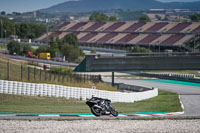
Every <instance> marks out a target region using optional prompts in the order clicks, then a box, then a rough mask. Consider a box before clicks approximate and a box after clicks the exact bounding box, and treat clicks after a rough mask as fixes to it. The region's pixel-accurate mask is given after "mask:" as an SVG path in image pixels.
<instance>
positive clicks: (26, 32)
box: [0, 17, 46, 39]
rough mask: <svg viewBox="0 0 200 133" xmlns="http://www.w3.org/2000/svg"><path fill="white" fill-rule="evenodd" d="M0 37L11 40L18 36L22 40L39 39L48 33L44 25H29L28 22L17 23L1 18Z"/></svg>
mask: <svg viewBox="0 0 200 133" xmlns="http://www.w3.org/2000/svg"><path fill="white" fill-rule="evenodd" d="M0 31H1V32H0V37H3V38H9V37H11V36H12V35H16V36H18V37H19V38H22V39H33V38H38V37H40V36H41V35H42V34H44V33H45V31H46V26H45V25H42V24H29V23H26V22H22V23H15V22H13V21H12V20H9V19H7V18H4V17H0Z"/></svg>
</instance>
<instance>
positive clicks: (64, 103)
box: [0, 91, 182, 113]
mask: <svg viewBox="0 0 200 133" xmlns="http://www.w3.org/2000/svg"><path fill="white" fill-rule="evenodd" d="M113 106H114V107H115V108H116V109H117V110H118V111H119V112H120V113H134V112H177V111H178V112H179V111H182V109H181V105H180V102H179V98H178V95H177V94H175V93H170V92H164V91H160V92H159V96H157V97H155V98H151V99H148V100H144V101H140V102H135V103H113ZM0 112H14V113H91V112H90V109H89V107H88V106H87V105H86V104H85V101H80V100H75V99H70V100H67V99H65V98H49V97H32V96H19V95H8V94H0Z"/></svg>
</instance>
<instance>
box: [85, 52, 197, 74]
mask: <svg viewBox="0 0 200 133" xmlns="http://www.w3.org/2000/svg"><path fill="white" fill-rule="evenodd" d="M132 70H200V56H156V57H151V56H138V57H137V56H124V57H111V56H100V57H98V56H87V57H86V71H87V72H102V71H132Z"/></svg>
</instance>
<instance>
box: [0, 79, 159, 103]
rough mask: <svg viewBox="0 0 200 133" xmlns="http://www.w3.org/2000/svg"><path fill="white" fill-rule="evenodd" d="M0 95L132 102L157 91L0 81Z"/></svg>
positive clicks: (150, 96) (150, 95)
mask: <svg viewBox="0 0 200 133" xmlns="http://www.w3.org/2000/svg"><path fill="white" fill-rule="evenodd" d="M0 93H4V94H15V95H29V96H48V97H65V98H66V99H71V98H73V99H80V100H86V99H90V98H91V97H92V96H95V97H100V98H107V99H110V100H111V101H112V102H134V101H141V100H145V99H149V98H152V97H155V96H157V95H158V89H157V88H155V89H152V90H149V91H145V92H132V93H123V92H111V91H104V90H97V89H90V88H78V87H69V86H62V85H52V84H35V83H26V82H17V81H7V80H0Z"/></svg>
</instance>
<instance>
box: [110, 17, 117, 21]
mask: <svg viewBox="0 0 200 133" xmlns="http://www.w3.org/2000/svg"><path fill="white" fill-rule="evenodd" d="M109 21H112V22H114V21H117V17H116V16H110V18H109Z"/></svg>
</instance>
